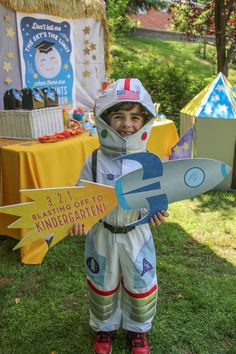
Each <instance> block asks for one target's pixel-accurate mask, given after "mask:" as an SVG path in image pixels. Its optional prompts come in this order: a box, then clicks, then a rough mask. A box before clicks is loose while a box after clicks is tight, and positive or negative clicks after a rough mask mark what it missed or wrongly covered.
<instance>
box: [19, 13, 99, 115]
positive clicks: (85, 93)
mask: <svg viewBox="0 0 236 354" xmlns="http://www.w3.org/2000/svg"><path fill="white" fill-rule="evenodd" d="M17 31H18V42H19V52H20V61H21V71H22V86H23V87H29V88H33V87H37V88H43V87H52V88H54V89H55V90H56V91H57V94H58V97H59V104H60V105H64V106H72V105H73V107H75V106H77V107H78V106H82V107H84V108H86V109H92V108H93V105H94V100H95V98H96V96H97V94H98V92H99V89H100V87H101V83H102V80H103V78H104V76H105V64H104V55H103V53H104V45H103V28H102V24H101V22H100V21H96V20H93V19H90V18H89V19H81V20H69V19H63V18H60V17H57V16H50V15H45V14H27V13H17Z"/></svg>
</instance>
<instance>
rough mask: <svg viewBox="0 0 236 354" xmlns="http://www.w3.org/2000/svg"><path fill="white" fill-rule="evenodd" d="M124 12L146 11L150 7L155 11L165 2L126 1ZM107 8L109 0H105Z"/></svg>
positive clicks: (158, 0) (156, 0) (161, 0)
mask: <svg viewBox="0 0 236 354" xmlns="http://www.w3.org/2000/svg"><path fill="white" fill-rule="evenodd" d="M126 2H127V6H126V12H127V13H132V12H136V11H137V10H138V9H145V10H148V9H150V8H151V7H153V8H154V9H157V8H158V7H159V6H161V5H162V3H163V4H164V3H165V0H127V1H126ZM105 3H106V5H107V6H109V3H111V1H110V0H105Z"/></svg>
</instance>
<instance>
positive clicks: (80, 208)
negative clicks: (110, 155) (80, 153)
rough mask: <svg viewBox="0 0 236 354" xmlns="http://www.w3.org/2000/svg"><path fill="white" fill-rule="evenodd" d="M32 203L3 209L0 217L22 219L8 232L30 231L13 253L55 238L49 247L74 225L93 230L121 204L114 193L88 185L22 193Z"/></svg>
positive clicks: (111, 188)
mask: <svg viewBox="0 0 236 354" xmlns="http://www.w3.org/2000/svg"><path fill="white" fill-rule="evenodd" d="M21 192H22V193H23V194H24V195H25V196H27V197H29V198H30V199H32V202H28V203H22V204H16V205H9V206H4V207H1V208H0V213H6V214H10V215H16V216H19V217H20V218H19V219H18V220H17V221H15V222H14V223H12V224H11V225H9V226H8V227H9V228H26V229H29V232H28V233H27V235H26V236H25V237H24V238H23V239H22V240H21V241H20V242H19V243H18V244H17V245H16V247H15V248H14V249H17V248H20V247H22V246H27V245H29V244H31V243H32V242H33V241H36V240H39V239H45V238H46V237H47V236H52V237H53V238H52V241H51V243H50V247H52V246H54V245H55V244H57V243H58V242H59V241H61V240H62V239H63V238H64V237H66V236H67V235H68V233H69V231H70V230H71V228H72V226H73V224H75V223H77V224H83V225H84V226H85V227H86V228H87V229H90V228H91V227H92V226H93V225H94V224H95V223H97V222H98V221H99V220H100V219H102V218H103V217H104V216H105V215H107V214H108V213H109V212H110V211H111V210H112V209H114V208H115V207H116V206H117V204H118V202H117V198H116V193H115V189H114V188H113V187H108V186H104V185H101V184H97V183H92V182H85V183H84V186H79V187H60V188H45V189H32V190H30V189H29V190H23V191H21Z"/></svg>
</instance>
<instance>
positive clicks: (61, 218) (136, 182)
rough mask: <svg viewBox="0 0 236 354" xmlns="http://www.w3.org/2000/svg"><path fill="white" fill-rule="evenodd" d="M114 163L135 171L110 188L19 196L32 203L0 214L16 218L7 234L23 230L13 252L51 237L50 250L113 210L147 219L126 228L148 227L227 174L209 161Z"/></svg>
mask: <svg viewBox="0 0 236 354" xmlns="http://www.w3.org/2000/svg"><path fill="white" fill-rule="evenodd" d="M117 159H120V160H123V159H128V160H135V161H137V162H138V163H139V164H140V168H139V169H137V170H135V171H132V172H130V173H128V174H126V175H123V176H121V177H119V178H118V179H116V180H115V187H110V186H105V185H101V184H97V183H92V182H88V181H83V182H84V185H83V186H78V187H61V188H46V189H34V190H22V191H21V192H22V193H23V194H24V195H25V196H27V197H29V198H30V199H31V200H32V201H31V202H27V203H22V204H16V205H9V206H4V207H1V208H0V213H6V214H11V215H16V216H19V219H18V220H17V221H15V222H14V223H13V224H11V225H9V227H10V228H26V229H28V230H29V231H28V233H27V235H26V236H25V237H24V238H23V239H22V240H21V241H20V242H19V243H18V244H17V245H16V247H15V248H14V249H17V248H20V247H22V246H26V245H30V244H31V243H32V242H33V241H36V240H38V239H47V238H48V237H51V242H50V247H52V246H54V245H55V244H57V243H58V242H59V241H61V240H62V239H63V238H64V237H66V236H67V235H68V233H69V230H70V229H71V228H72V225H73V224H74V223H80V224H84V226H85V227H86V228H88V229H89V228H91V227H92V226H93V225H94V224H95V223H97V222H98V221H99V220H100V219H102V218H103V217H104V216H105V215H106V214H108V213H109V212H110V211H111V210H112V209H114V208H115V207H116V206H117V205H118V204H119V205H120V207H121V208H123V209H125V210H132V209H140V208H145V209H146V210H147V214H146V215H145V216H144V217H143V218H142V219H139V220H137V221H135V222H133V223H132V224H130V225H140V224H143V223H147V222H149V220H150V218H151V217H152V216H153V215H155V214H156V213H157V212H159V211H161V210H167V208H168V203H171V202H175V201H178V200H182V199H186V198H191V197H194V196H197V195H199V194H202V193H204V192H206V191H208V190H210V189H212V188H213V187H214V186H216V185H217V184H219V183H220V182H221V181H222V180H223V179H224V178H225V177H226V176H227V175H228V174H229V172H230V170H231V168H230V167H229V166H228V165H226V164H225V163H223V162H221V161H218V160H211V159H183V160H173V161H168V162H164V163H162V162H161V160H160V159H159V157H158V156H156V155H155V154H152V153H148V152H143V153H135V154H130V155H125V156H121V157H118V158H117Z"/></svg>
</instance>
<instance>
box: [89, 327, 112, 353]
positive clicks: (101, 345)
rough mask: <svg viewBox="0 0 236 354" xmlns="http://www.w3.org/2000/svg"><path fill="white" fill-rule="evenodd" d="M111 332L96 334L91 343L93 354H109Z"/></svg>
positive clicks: (110, 349)
mask: <svg viewBox="0 0 236 354" xmlns="http://www.w3.org/2000/svg"><path fill="white" fill-rule="evenodd" d="M112 336H113V333H112V332H97V333H96V336H95V338H94V341H93V351H94V354H111V352H112Z"/></svg>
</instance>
